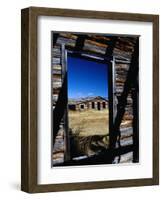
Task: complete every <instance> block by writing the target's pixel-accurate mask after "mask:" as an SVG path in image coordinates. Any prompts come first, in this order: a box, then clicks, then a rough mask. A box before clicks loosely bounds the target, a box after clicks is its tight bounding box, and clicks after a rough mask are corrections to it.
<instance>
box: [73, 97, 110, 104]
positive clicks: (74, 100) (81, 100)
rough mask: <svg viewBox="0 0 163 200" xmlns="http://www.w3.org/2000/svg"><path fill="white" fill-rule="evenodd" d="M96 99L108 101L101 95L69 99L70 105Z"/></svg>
mask: <svg viewBox="0 0 163 200" xmlns="http://www.w3.org/2000/svg"><path fill="white" fill-rule="evenodd" d="M95 100H97V101H98V100H102V101H107V102H108V100H107V98H104V97H101V96H96V97H85V98H81V99H72V100H69V105H77V104H81V103H87V102H89V101H95Z"/></svg>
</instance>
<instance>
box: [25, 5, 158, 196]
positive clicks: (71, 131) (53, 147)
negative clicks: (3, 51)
mask: <svg viewBox="0 0 163 200" xmlns="http://www.w3.org/2000/svg"><path fill="white" fill-rule="evenodd" d="M129 11H130V10H129ZM146 13H147V12H146ZM154 185H159V15H158V14H151V13H148V14H145V13H139V12H136V13H134V12H126V13H125V12H111V11H109V10H108V11H98V10H97V11H95V10H80V9H63V8H48V7H28V8H24V9H22V10H21V190H22V191H25V192H28V193H43V192H57V191H72V190H90V189H104V188H122V187H138V186H154Z"/></svg>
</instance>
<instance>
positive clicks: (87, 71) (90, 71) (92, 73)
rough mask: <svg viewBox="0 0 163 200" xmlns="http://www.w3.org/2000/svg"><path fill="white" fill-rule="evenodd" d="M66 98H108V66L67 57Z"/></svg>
mask: <svg viewBox="0 0 163 200" xmlns="http://www.w3.org/2000/svg"><path fill="white" fill-rule="evenodd" d="M67 63H68V67H67V68H68V98H81V97H87V96H102V97H108V75H107V74H108V72H107V68H108V66H107V65H106V64H103V63H98V62H95V61H90V60H87V59H83V58H82V59H81V58H76V57H72V56H70V55H68V58H67Z"/></svg>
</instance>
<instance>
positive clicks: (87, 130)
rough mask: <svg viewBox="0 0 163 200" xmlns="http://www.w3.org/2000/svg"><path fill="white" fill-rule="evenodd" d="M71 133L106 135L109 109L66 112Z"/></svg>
mask: <svg viewBox="0 0 163 200" xmlns="http://www.w3.org/2000/svg"><path fill="white" fill-rule="evenodd" d="M68 116H69V127H70V129H71V130H72V134H75V135H79V136H92V135H101V136H102V135H108V132H109V110H108V109H104V110H100V111H99V110H85V111H71V110H69V112H68Z"/></svg>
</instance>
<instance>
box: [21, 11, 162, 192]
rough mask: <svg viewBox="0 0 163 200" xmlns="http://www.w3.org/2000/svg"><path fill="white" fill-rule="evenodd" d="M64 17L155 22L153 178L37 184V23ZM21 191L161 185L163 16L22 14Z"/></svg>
mask: <svg viewBox="0 0 163 200" xmlns="http://www.w3.org/2000/svg"><path fill="white" fill-rule="evenodd" d="M39 16H62V17H74V18H86V19H102V20H105V19H109V20H124V21H133V22H136V21H139V22H151V23H152V24H153V91H152V92H153V149H152V152H153V176H152V178H142V179H130V180H113V181H98V182H82V183H79V182H76V183H63V184H47V185H39V184H38V183H37V177H38V172H37V139H38V136H37V117H38V116H37V98H38V97H37V88H38V85H37V19H38V17H39ZM21 49H22V52H21V65H22V67H21V100H22V101H21V116H22V121H21V160H22V161H21V189H22V191H25V192H29V193H36V192H54V191H67V190H82V189H102V188H113V187H130V186H147V185H158V184H159V16H158V15H150V14H131V13H116V12H114V13H113V12H99V11H84V10H69V9H55V8H39V7H30V8H26V9H22V11H21Z"/></svg>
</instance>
